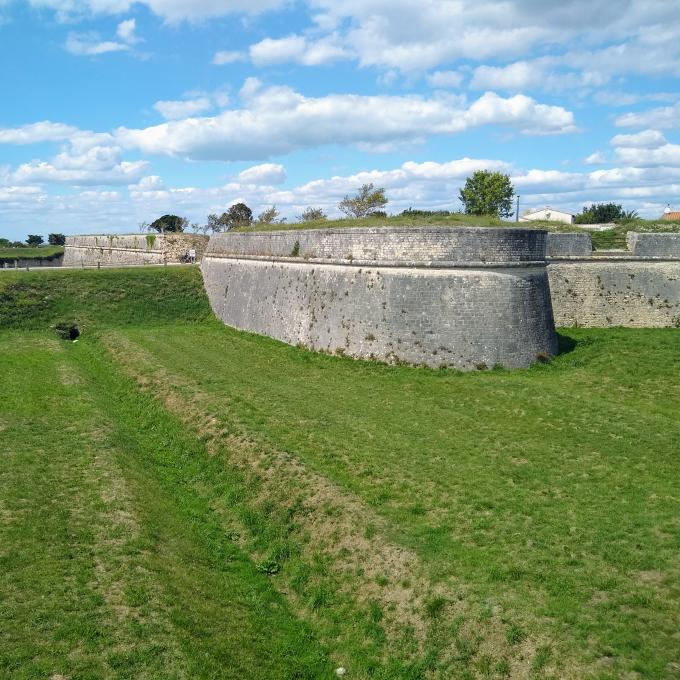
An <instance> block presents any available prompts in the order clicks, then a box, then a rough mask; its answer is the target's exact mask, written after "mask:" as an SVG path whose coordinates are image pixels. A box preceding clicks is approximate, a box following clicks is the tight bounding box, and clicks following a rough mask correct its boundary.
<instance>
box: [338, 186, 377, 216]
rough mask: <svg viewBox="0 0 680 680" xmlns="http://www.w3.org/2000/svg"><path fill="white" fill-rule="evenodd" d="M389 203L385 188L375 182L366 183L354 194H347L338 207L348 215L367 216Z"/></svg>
mask: <svg viewBox="0 0 680 680" xmlns="http://www.w3.org/2000/svg"><path fill="white" fill-rule="evenodd" d="M386 205H387V197H386V196H385V189H383V188H382V187H378V188H376V187H375V186H374V185H373V183H370V184H364V185H363V186H361V187H360V188H359V190H358V191H357V193H356V194H355V195H354V196H345V198H343V199H342V201H340V203H338V208H339V209H340V210H341V211H342V212H344V213H345V215H347V216H348V217H367V216H369V215H372V214H374V213H375V212H377V211H381V210H382V209H383V208H384V207H385V206H386Z"/></svg>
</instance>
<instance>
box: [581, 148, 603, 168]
mask: <svg viewBox="0 0 680 680" xmlns="http://www.w3.org/2000/svg"><path fill="white" fill-rule="evenodd" d="M583 162H584V163H585V164H586V165H602V164H604V163H606V162H607V157H606V156H605V155H604V154H603V153H602V152H601V151H595V152H594V153H591V154H590V156H588V157H587V158H585V159H584V161H583Z"/></svg>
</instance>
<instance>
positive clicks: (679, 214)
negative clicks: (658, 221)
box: [663, 210, 680, 220]
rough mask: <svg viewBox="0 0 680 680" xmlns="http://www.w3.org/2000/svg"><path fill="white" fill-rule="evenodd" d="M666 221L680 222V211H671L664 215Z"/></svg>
mask: <svg viewBox="0 0 680 680" xmlns="http://www.w3.org/2000/svg"><path fill="white" fill-rule="evenodd" d="M663 219H664V220H680V211H677V210H676V211H675V212H673V211H669V212H665V213H664V214H663Z"/></svg>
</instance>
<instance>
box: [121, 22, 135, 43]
mask: <svg viewBox="0 0 680 680" xmlns="http://www.w3.org/2000/svg"><path fill="white" fill-rule="evenodd" d="M136 28H137V24H136V22H135V20H134V19H126V20H125V21H121V22H120V23H119V24H118V28H116V35H117V36H118V37H119V38H120V39H121V40H122V41H123V42H126V43H128V44H129V45H132V44H133V43H136V42H137V40H138V38H137V36H136V35H135V29H136Z"/></svg>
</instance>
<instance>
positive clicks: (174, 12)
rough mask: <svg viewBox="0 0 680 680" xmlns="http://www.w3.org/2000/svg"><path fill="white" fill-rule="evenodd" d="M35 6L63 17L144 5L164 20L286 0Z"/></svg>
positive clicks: (117, 0) (100, 0) (56, 0)
mask: <svg viewBox="0 0 680 680" xmlns="http://www.w3.org/2000/svg"><path fill="white" fill-rule="evenodd" d="M29 1H30V3H31V5H33V6H34V7H47V8H50V9H53V10H55V11H56V12H57V14H58V15H59V16H60V17H61V18H63V19H65V20H66V19H70V18H72V17H74V16H83V15H85V16H86V15H93V14H94V15H97V14H108V15H116V14H123V13H125V12H128V11H129V10H130V9H131V8H132V7H133V6H134V5H135V4H140V5H146V7H148V8H149V9H150V10H151V11H152V12H153V13H154V14H156V15H158V16H160V17H162V18H163V19H166V20H167V21H173V22H177V21H183V20H191V21H193V20H199V19H205V18H208V17H219V16H226V15H228V14H235V13H242V14H258V13H260V12H264V11H267V10H270V9H276V8H278V7H281V6H283V5H284V4H285V3H286V0H191V2H186V1H185V0H29Z"/></svg>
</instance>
